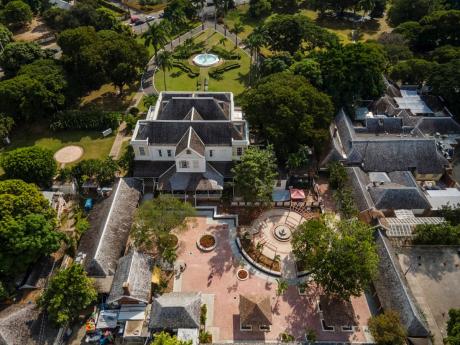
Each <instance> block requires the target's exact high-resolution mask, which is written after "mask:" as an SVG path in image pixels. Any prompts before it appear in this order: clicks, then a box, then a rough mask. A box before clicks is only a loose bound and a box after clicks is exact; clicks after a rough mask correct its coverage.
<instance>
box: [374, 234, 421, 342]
mask: <svg viewBox="0 0 460 345" xmlns="http://www.w3.org/2000/svg"><path fill="white" fill-rule="evenodd" d="M376 243H377V252H378V254H379V257H380V260H379V272H378V275H377V276H376V278H375V279H374V287H375V289H376V291H377V294H378V296H379V300H380V303H381V304H382V306H383V308H384V309H392V310H396V311H398V312H399V315H400V317H401V322H402V324H403V325H404V327H405V328H406V329H407V333H408V336H410V337H427V336H428V335H429V330H428V327H427V325H426V323H425V322H424V321H423V317H422V314H421V312H420V310H419V308H418V306H417V305H416V303H415V299H414V298H413V296H412V295H411V292H410V290H409V288H408V286H407V284H406V282H405V278H404V275H403V273H402V272H401V267H400V265H399V263H398V261H397V259H396V258H395V254H394V252H393V248H392V247H391V244H390V242H389V241H388V239H387V238H386V237H385V236H384V235H383V233H382V231H380V230H379V231H378V232H377V235H376Z"/></svg>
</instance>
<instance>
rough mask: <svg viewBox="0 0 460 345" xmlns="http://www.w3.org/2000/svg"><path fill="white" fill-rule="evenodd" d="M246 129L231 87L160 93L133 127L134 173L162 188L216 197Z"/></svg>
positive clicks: (239, 150) (237, 156) (245, 138)
mask: <svg viewBox="0 0 460 345" xmlns="http://www.w3.org/2000/svg"><path fill="white" fill-rule="evenodd" d="M248 133H249V132H248V126H247V123H246V121H245V120H244V117H243V113H242V112H241V109H238V108H235V106H234V103H233V94H231V93H229V92H162V93H161V94H160V96H159V98H158V101H157V103H156V105H155V107H151V108H150V109H149V112H148V114H147V118H146V120H141V121H138V123H137V125H136V128H135V130H134V133H133V138H132V140H131V145H132V147H133V150H134V154H135V164H134V173H133V175H134V176H135V177H138V178H142V179H144V181H145V182H146V183H147V184H153V187H154V188H156V189H157V190H159V191H160V192H164V193H172V194H174V195H176V196H181V197H185V196H187V195H192V196H193V197H194V198H195V199H198V198H199V199H216V198H220V196H221V192H222V189H223V181H224V180H225V179H231V177H232V174H231V166H232V165H233V163H234V162H236V161H238V160H239V159H240V158H241V155H242V154H243V152H244V150H245V149H246V148H247V147H248V146H249V134H248ZM187 175H188V176H187Z"/></svg>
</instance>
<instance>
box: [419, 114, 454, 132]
mask: <svg viewBox="0 0 460 345" xmlns="http://www.w3.org/2000/svg"><path fill="white" fill-rule="evenodd" d="M416 128H417V129H419V130H420V131H421V132H422V133H423V134H425V135H434V134H436V133H439V134H441V135H442V134H457V135H458V134H460V124H458V122H457V121H455V120H454V119H453V118H451V117H423V118H421V119H420V121H419V123H418V125H417V127H416Z"/></svg>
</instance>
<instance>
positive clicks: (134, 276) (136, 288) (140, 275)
mask: <svg viewBox="0 0 460 345" xmlns="http://www.w3.org/2000/svg"><path fill="white" fill-rule="evenodd" d="M152 268H153V259H152V258H151V257H150V256H148V255H146V254H141V253H139V252H137V251H133V252H131V253H130V254H128V255H126V256H124V257H122V258H120V259H119V260H118V266H117V270H116V272H115V276H114V278H113V283H112V288H111V289H110V294H109V297H108V299H107V303H109V304H111V303H114V302H117V301H118V300H120V299H121V298H123V297H125V295H124V290H123V283H125V282H127V283H128V289H129V296H127V297H128V298H131V299H135V300H137V301H139V302H144V303H146V304H148V303H149V300H150V287H151V279H152Z"/></svg>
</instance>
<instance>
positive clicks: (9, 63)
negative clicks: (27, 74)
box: [0, 42, 46, 77]
mask: <svg viewBox="0 0 460 345" xmlns="http://www.w3.org/2000/svg"><path fill="white" fill-rule="evenodd" d="M4 48H5V49H4V50H3V54H0V66H2V67H3V69H4V70H5V73H6V74H7V76H9V77H12V76H14V75H15V74H16V73H17V72H18V71H19V69H20V68H21V66H23V65H27V64H29V63H31V62H33V61H35V60H38V59H42V58H45V57H46V52H45V51H44V50H43V49H42V48H41V47H40V46H39V45H38V44H37V43H34V42H12V43H10V44H8V45H6V47H4Z"/></svg>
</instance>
